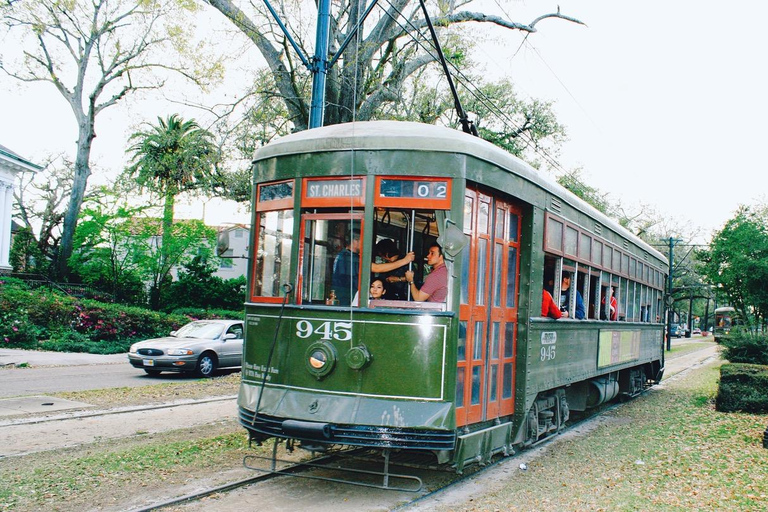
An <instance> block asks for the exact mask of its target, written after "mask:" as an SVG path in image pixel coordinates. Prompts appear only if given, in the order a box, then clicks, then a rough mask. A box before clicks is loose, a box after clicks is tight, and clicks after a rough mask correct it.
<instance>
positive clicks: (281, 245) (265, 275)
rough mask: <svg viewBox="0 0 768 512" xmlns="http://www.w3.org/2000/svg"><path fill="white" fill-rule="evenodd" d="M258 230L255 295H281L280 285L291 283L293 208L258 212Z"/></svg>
mask: <svg viewBox="0 0 768 512" xmlns="http://www.w3.org/2000/svg"><path fill="white" fill-rule="evenodd" d="M256 230H257V240H256V254H255V257H254V269H253V290H252V296H253V297H280V296H281V290H280V287H281V285H282V284H285V283H290V282H292V279H291V277H290V269H291V250H292V247H293V210H276V211H267V212H261V213H259V214H257V216H256Z"/></svg>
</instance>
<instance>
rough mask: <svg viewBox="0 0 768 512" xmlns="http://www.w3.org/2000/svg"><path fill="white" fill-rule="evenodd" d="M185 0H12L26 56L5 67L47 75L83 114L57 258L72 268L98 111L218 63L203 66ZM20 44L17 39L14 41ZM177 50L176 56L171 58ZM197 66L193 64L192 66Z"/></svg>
mask: <svg viewBox="0 0 768 512" xmlns="http://www.w3.org/2000/svg"><path fill="white" fill-rule="evenodd" d="M194 9H195V8H194V4H193V3H192V2H187V1H183V0H154V1H151V2H148V1H143V0H135V1H132V0H92V1H85V0H71V1H67V2H61V1H58V0H36V1H26V2H4V3H3V4H2V5H0V10H1V11H0V12H1V14H2V20H3V24H4V25H5V28H6V29H7V30H8V31H9V32H10V33H12V34H14V35H18V36H19V39H20V40H21V42H22V48H23V49H24V50H23V56H24V59H23V62H21V63H11V62H10V61H9V60H7V59H5V58H2V59H0V69H2V70H3V71H4V72H5V73H7V74H8V75H9V76H11V77H13V78H15V79H17V80H20V81H23V82H47V83H50V84H51V85H53V86H54V87H55V88H56V90H57V91H58V92H59V93H60V94H61V96H62V97H63V98H64V99H65V100H66V101H67V103H68V104H69V106H70V108H71V109H72V112H73V114H74V117H75V120H76V122H77V130H78V137H77V153H76V157H75V162H74V179H73V182H72V190H71V194H70V195H69V197H68V205H67V208H66V211H65V213H64V217H63V225H62V232H61V241H60V246H59V248H58V254H57V258H56V269H57V273H58V275H59V277H64V276H65V275H66V273H67V268H66V264H67V260H68V258H69V256H70V255H71V254H72V249H73V238H74V233H75V227H76V225H77V219H78V214H79V212H80V208H81V205H82V202H83V198H84V196H85V191H86V187H87V182H88V178H89V176H90V175H91V170H92V169H91V162H90V155H91V147H92V144H93V140H94V138H95V137H96V130H95V126H96V118H97V117H98V115H99V114H100V113H101V112H103V111H104V110H105V109H107V108H109V107H111V106H113V105H116V104H117V103H118V102H119V101H121V100H122V99H123V98H125V97H126V96H127V95H129V94H130V93H132V92H134V91H138V90H141V89H151V88H157V87H160V86H162V83H163V82H162V81H161V80H160V79H159V78H157V77H156V76H155V75H154V73H155V72H156V71H161V72H165V71H167V70H176V71H179V72H181V73H182V74H183V75H184V76H186V77H188V78H191V79H193V80H200V79H201V77H204V76H210V74H211V73H212V70H213V69H215V68H216V62H215V60H211V61H209V62H213V65H212V66H205V67H204V66H201V65H200V64H199V62H200V61H198V63H195V61H194V60H193V57H194V55H195V53H196V52H198V51H199V49H197V48H190V46H189V45H188V44H187V33H188V32H187V31H188V28H189V27H190V26H191V24H190V23H188V22H184V21H183V19H182V17H183V15H184V12H185V11H186V12H189V11H194ZM9 46H12V45H9ZM172 56H173V57H176V58H175V59H174V60H175V62H174V64H170V63H169V62H167V61H166V59H169V58H171V57H172ZM188 70H192V71H188Z"/></svg>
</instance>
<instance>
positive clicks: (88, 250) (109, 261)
mask: <svg viewBox="0 0 768 512" xmlns="http://www.w3.org/2000/svg"><path fill="white" fill-rule="evenodd" d="M125 197H126V194H122V193H121V191H120V190H119V188H118V187H116V188H115V189H114V190H108V189H106V188H105V187H103V188H102V190H101V193H100V194H98V195H97V196H95V197H94V198H93V199H91V200H88V199H86V201H85V202H84V203H83V208H82V211H81V213H80V220H79V222H78V224H77V230H76V231H75V239H74V241H75V250H74V252H73V253H72V256H71V257H70V259H69V268H71V269H72V272H73V273H75V274H76V275H78V276H79V277H80V279H82V281H83V282H84V283H86V284H88V285H90V286H93V287H95V288H98V289H100V290H102V291H104V292H107V293H109V294H111V295H112V297H113V298H114V300H116V301H117V302H124V303H129V304H137V305H138V304H143V303H144V295H145V290H144V283H143V282H142V278H141V276H142V270H143V269H141V268H140V267H139V263H140V261H142V258H143V257H144V254H143V247H144V243H136V241H135V240H134V238H135V235H134V233H133V220H134V219H136V218H139V217H140V216H142V214H143V213H144V212H145V211H146V210H147V207H146V206H138V207H131V206H129V205H128V204H127V201H125Z"/></svg>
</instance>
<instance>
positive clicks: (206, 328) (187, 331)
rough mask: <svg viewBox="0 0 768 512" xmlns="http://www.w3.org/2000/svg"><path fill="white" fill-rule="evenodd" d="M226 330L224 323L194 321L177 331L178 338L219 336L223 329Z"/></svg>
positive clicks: (211, 337) (210, 337) (212, 337)
mask: <svg viewBox="0 0 768 512" xmlns="http://www.w3.org/2000/svg"><path fill="white" fill-rule="evenodd" d="M222 330H224V326H223V325H222V324H216V323H211V322H192V323H191V324H187V325H185V326H184V327H182V328H181V329H179V330H178V331H176V337H177V338H201V339H202V338H205V339H214V338H218V337H219V335H220V334H221V331H222Z"/></svg>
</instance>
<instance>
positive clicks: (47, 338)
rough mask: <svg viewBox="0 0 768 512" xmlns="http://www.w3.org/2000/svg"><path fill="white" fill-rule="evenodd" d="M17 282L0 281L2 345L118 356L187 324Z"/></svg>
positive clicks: (176, 317)
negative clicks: (135, 343) (144, 340)
mask: <svg viewBox="0 0 768 512" xmlns="http://www.w3.org/2000/svg"><path fill="white" fill-rule="evenodd" d="M17 281H18V280H11V279H3V280H2V282H1V283H2V284H0V286H1V288H0V290H2V293H0V343H2V344H3V345H5V346H13V347H15V348H40V347H43V348H46V349H50V350H59V351H68V350H72V351H78V352H91V353H115V352H123V351H125V350H127V349H128V347H129V346H130V344H131V343H132V342H134V341H137V340H142V339H147V338H155V337H158V336H166V335H167V334H168V333H169V332H170V331H173V330H176V329H178V328H179V327H181V326H182V325H184V324H185V323H187V322H189V320H190V318H189V317H187V316H185V315H181V314H171V315H168V314H164V313H159V312H156V311H150V310H147V309H143V308H137V307H129V306H121V305H117V304H110V303H103V302H99V301H95V300H78V299H75V298H73V297H69V296H66V295H61V294H59V293H57V292H54V291H51V290H48V289H38V290H30V289H28V288H27V287H26V285H24V284H23V283H21V282H17ZM229 314H231V312H227V313H226V315H229ZM226 315H225V316H226ZM240 316H242V313H240V314H239V315H238V316H236V317H235V318H239V317H240Z"/></svg>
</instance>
